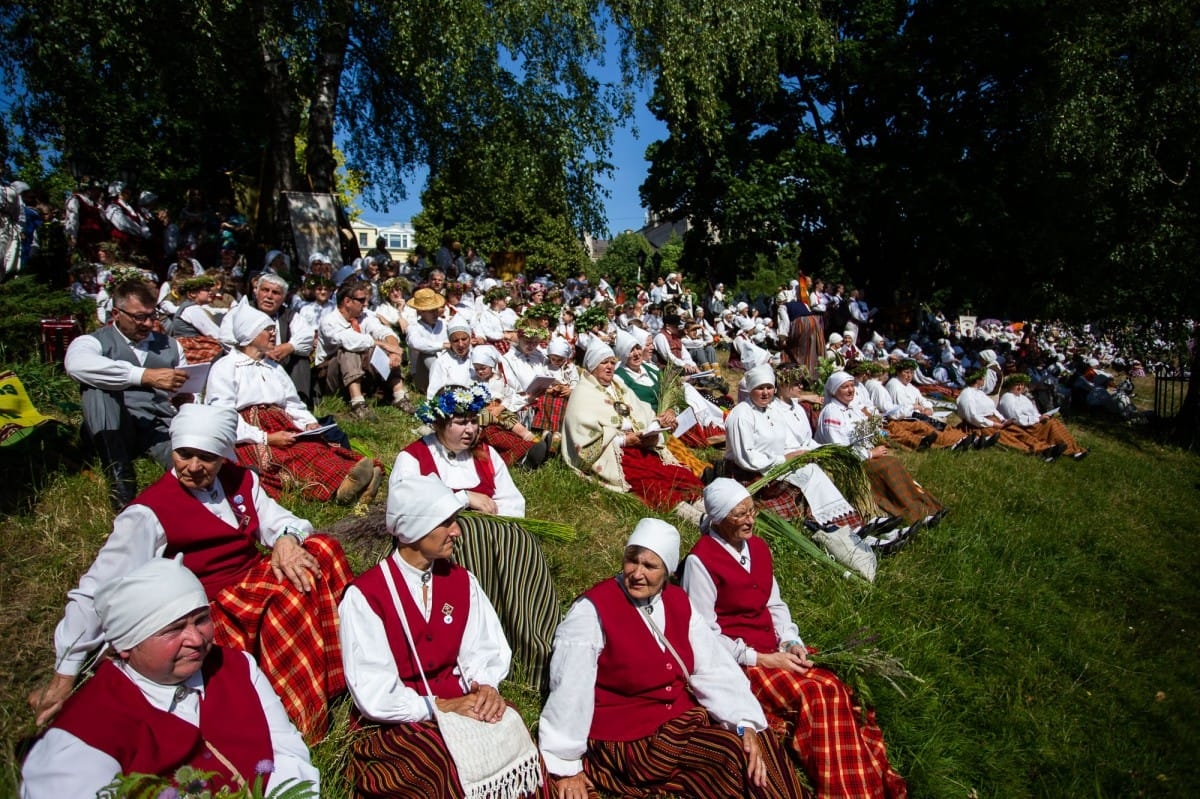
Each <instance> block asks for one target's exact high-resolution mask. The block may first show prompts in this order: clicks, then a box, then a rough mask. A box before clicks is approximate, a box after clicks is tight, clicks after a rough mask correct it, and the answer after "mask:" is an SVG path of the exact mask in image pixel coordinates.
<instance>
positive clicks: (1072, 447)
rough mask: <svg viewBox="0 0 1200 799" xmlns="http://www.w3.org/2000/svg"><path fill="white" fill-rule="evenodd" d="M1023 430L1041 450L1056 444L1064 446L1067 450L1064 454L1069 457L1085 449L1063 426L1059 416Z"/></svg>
mask: <svg viewBox="0 0 1200 799" xmlns="http://www.w3.org/2000/svg"><path fill="white" fill-rule="evenodd" d="M1022 430H1023V431H1024V432H1025V435H1027V436H1028V437H1029V438H1030V439H1031V440H1033V441H1035V442H1036V443H1037V445H1038V447H1039V449H1046V448H1047V447H1053V446H1054V445H1056V444H1062V445H1063V446H1064V447H1066V448H1067V449H1066V452H1064V453H1063V454H1064V455H1067V456H1068V457H1069V456H1071V455H1074V454H1075V453H1077V452H1083V447H1081V446H1079V442H1078V441H1076V440H1075V436H1073V435H1071V431H1070V430H1068V429H1067V426H1066V425H1065V424H1063V422H1062V419H1059V418H1058V417H1057V416H1051V417H1050V418H1049V419H1043V420H1042V421H1040V422H1038V423H1037V424H1035V425H1033V426H1032V427H1025V428H1022Z"/></svg>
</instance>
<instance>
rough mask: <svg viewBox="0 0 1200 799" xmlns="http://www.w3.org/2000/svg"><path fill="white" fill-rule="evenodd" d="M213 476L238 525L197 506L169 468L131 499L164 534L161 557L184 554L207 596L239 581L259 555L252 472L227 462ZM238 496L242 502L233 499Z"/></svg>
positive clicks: (184, 560)
mask: <svg viewBox="0 0 1200 799" xmlns="http://www.w3.org/2000/svg"><path fill="white" fill-rule="evenodd" d="M217 479H218V480H220V481H221V486H222V487H223V488H224V489H225V497H226V499H227V500H228V501H229V504H230V506H231V507H232V508H233V512H234V514H235V515H236V516H237V518H238V520H239V525H238V526H237V527H231V526H230V525H229V524H227V523H225V522H224V521H222V520H221V519H218V518H217V517H216V516H214V515H213V514H211V513H209V512H208V511H207V510H206V509H204V508H202V507H200V501H199V500H197V499H196V498H195V497H194V496H192V495H191V494H190V493H189V492H188V490H187V489H185V488H184V487H183V485H182V484H181V483H180V482H179V479H178V478H177V477H175V475H173V474H171V473H170V472H168V473H167V474H164V475H163V476H162V478H161V479H160V480H159V481H158V482H157V483H155V484H154V485H152V486H150V487H149V488H147V489H146V490H145V491H143V492H142V493H141V494H139V495H138V497H137V499H135V500H134V502H133V504H136V505H145V506H146V507H148V508H149V509H150V510H152V511H154V515H155V516H157V517H158V521H159V523H160V524H161V525H162V526H163V530H165V531H166V534H167V548H166V551H164V552H163V557H164V558H173V557H175V555H176V553H179V552H182V553H183V565H184V566H187V567H188V568H189V569H191V570H192V572H194V573H195V575H196V576H197V577H199V578H200V582H201V583H203V584H204V591H205V593H207V594H208V598H209V599H215V598H216V596H217V594H219V593H221V590H222V589H224V588H225V587H227V586H230V585H236V584H237V583H238V582H240V581H241V580H242V578H243V577H245V576H246V572H248V571H249V570H250V567H251V566H253V565H254V564H255V563H257V562H258V560H259V558H261V557H262V556H261V555H260V554H259V552H258V548H257V547H256V546H255V542H256V541H257V540H258V512H257V511H256V510H255V509H254V502H253V501H252V497H251V492H250V489H251V487H252V486H253V484H254V483H253V476H252V475H251V473H250V471H249V470H247V469H243V468H242V467H240V466H235V465H233V464H232V463H226V464H225V465H224V466H222V467H221V471H220V473H219V474H218V475H217ZM238 497H241V498H242V500H243V501H241V502H239V501H237V498H238Z"/></svg>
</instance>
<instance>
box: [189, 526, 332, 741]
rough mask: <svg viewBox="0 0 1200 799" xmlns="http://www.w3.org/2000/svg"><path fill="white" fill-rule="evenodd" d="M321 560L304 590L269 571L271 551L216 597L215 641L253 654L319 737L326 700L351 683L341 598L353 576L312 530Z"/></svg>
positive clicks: (300, 721) (311, 737)
mask: <svg viewBox="0 0 1200 799" xmlns="http://www.w3.org/2000/svg"><path fill="white" fill-rule="evenodd" d="M304 548H305V549H306V550H308V552H309V554H311V555H312V556H313V557H315V558H316V559H317V564H318V565H319V566H320V569H321V576H320V578H319V579H318V580H317V585H316V587H315V588H314V589H313V590H311V591H309V592H308V593H301V592H300V591H297V590H296V588H295V587H294V586H293V585H292V584H291V582H290V581H289V580H287V579H286V578H285V579H283V580H280V579H278V578H277V577H276V576H275V574H274V572H272V570H271V559H270V557H269V556H267V557H264V558H263V559H262V560H260V561H259V562H258V563H257V564H256V565H255V566H254V567H253V568H252V569H251V570H250V572H249V573H248V574H247V575H246V576H245V577H244V578H243V579H242V581H241V582H240V583H238V584H237V585H231V586H229V587H228V588H226V589H224V590H223V591H221V593H219V594H218V595H217V598H216V599H214V600H213V601H212V610H213V621H214V622H215V625H216V636H215V640H216V642H217V643H218V644H220V645H222V646H229V647H233V648H235V649H241V650H244V651H245V652H248V653H249V654H251V655H253V656H254V659H255V660H256V661H258V666H259V668H261V669H262V671H263V674H265V675H266V676H267V679H268V680H270V682H271V687H272V688H274V689H275V693H277V694H279V698H280V699H281V700H282V701H283V707H284V709H285V710H287V714H288V716H289V717H290V718H291V719H292V722H293V723H294V724H295V725H296V727H297V728H299V730H300V732H301V733H302V734H303V735H304V737H305V739H306V740H307V741H308V742H309V743H310V744H314V743H317V742H318V741H320V740H321V739H322V738H324V737H325V733H326V731H327V730H328V729H329V703H330V701H331V700H332V699H333V698H334V697H336V696H337V695H338V694H340V693H342V691H344V690H346V678H345V675H344V674H343V673H342V647H341V644H340V643H339V642H338V612H337V609H338V603H339V602H341V600H342V594H343V593H345V591H346V586H348V585H349V584H350V581H351V580H353V579H354V571H353V570H352V569H351V568H350V563H349V561H347V560H346V555H345V553H344V552H342V547H341V545H340V544H339V543H338V542H337V541H335V540H334V539H332V538H328V537H326V536H323V535H313V536H309V538H308V540H306V541H305V542H304Z"/></svg>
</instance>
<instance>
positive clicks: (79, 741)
mask: <svg viewBox="0 0 1200 799" xmlns="http://www.w3.org/2000/svg"><path fill="white" fill-rule="evenodd" d="M207 602H208V599H207V597H206V595H205V590H204V587H203V586H202V585H201V584H200V581H199V580H197V579H196V577H195V576H194V575H193V574H192V573H191V572H190V571H188V569H186V568H185V567H184V566H183V565H182V563H181V561H180V559H179V558H176V559H175V560H168V559H165V558H157V559H153V560H150V561H147V562H146V563H145V564H143V565H142V566H141V567H139V568H137V569H135V570H134V571H132V572H130V573H129V574H128V575H125V576H124V577H119V578H117V579H115V580H114V581H112V582H111V583H109V584H106V585H105V586H103V587H102V589H101V590H100V591H99V592H98V594H97V597H96V606H97V610H98V612H99V618H100V626H101V628H102V630H103V640H104V641H105V642H106V643H108V644H111V645H112V646H113V648H114V649H115V650H117V651H118V652H129V651H131V650H133V649H134V648H135V647H137V646H138V645H139V644H141V643H142V642H143V641H145V640H146V639H148V638H150V637H151V636H153V635H155V634H156V633H157V632H159V631H160V630H162V629H163V628H165V627H167V626H169V625H172V624H173V623H175V622H176V621H178V620H180V619H184V618H187V616H188V615H189V614H190V613H192V612H194V611H196V610H198V609H200V608H203V607H204V606H205V605H206V604H207ZM197 634H200V635H203V633H201V632H200V629H199V626H198V627H197ZM209 643H211V642H209ZM264 761H266V762H268V763H269V764H270V769H271V770H270V773H269V775H268V776H266V778H265V780H264V787H265V788H266V789H267V790H270V789H272V788H274V787H276V786H278V785H280V784H281V783H283V782H284V781H286V780H307V781H310V782H311V783H313V787H314V788H319V781H320V776H319V774H318V773H317V770H316V769H315V768H313V766H312V764H311V763H310V761H309V754H308V749H307V747H305V745H304V741H303V740H302V739H301V738H300V734H299V733H298V732H297V731H296V728H295V727H294V726H292V723H291V721H289V719H288V716H287V714H286V713H285V712H284V709H283V705H282V704H280V701H279V697H278V696H276V695H275V692H274V691H273V690H272V688H271V686H270V685H269V684H268V681H267V679H266V678H265V677H264V676H263V673H262V672H261V671H259V669H258V666H257V665H255V663H254V660H253V659H252V658H251V657H250V656H249V655H248V654H246V653H245V652H239V651H237V650H234V649H226V648H225V647H221V646H215V645H214V646H211V648H210V649H209V650H208V652H207V655H206V656H205V657H204V660H203V663H202V665H199V667H198V668H197V670H196V671H195V672H194V673H193V674H191V675H190V676H187V677H186V678H184V679H183V681H182V682H179V683H175V684H164V683H160V682H156V681H155V680H154V679H153V678H152V677H150V676H147V675H145V674H142V673H141V672H139V671H138V670H137V669H136V668H134V667H133V666H132V665H131V661H128V660H125V659H121V658H115V659H113V660H105V661H103V662H102V663H101V664H100V666H99V668H98V669H97V670H96V674H95V676H94V677H92V678H91V679H90V680H88V681H87V682H86V683H84V685H83V686H82V687H81V688H80V689H79V690H78V691H77V692H75V693H74V694H73V695H72V696H71V697H70V698H69V699H68V700H67V702H66V704H65V705H64V706H63V709H62V710H61V711H60V712H59V713H58V715H57V716H56V717H55V719H54V721H53V723H52V725H51V726H50V728H49V729H48V730H47V731H46V732H45V733H44V734H43V736H42V737H41V738H40V739H39V740H38V741H37V743H35V744H34V746H33V748H32V750H31V751H30V753H29V756H28V757H27V758H26V760H25V763H24V766H23V768H22V777H23V782H22V785H21V797H22V799H58V797H66V796H81V797H82V796H96V795H97V794H98V793H99V792H100V790H101V789H103V788H104V787H105V786H107V785H108V784H109V783H111V782H112V780H113V779H114V777H115V776H117V775H121V774H133V773H141V774H157V775H160V776H164V777H169V776H171V775H172V774H173V773H174V772H175V770H176V769H177V768H179V767H180V766H183V765H188V764H191V765H192V766H194V767H196V768H197V769H199V770H202V771H207V772H213V776H212V778H211V779H210V782H209V786H208V787H209V788H210V789H211V790H213V791H216V790H219V789H220V788H222V787H226V786H227V787H230V788H233V789H237V788H238V787H240V784H241V781H253V780H254V779H255V777H256V775H257V774H258V773H262V770H263V769H264V767H263V766H262V763H263V762H264Z"/></svg>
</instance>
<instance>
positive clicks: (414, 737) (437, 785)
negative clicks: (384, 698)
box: [349, 721, 550, 799]
mask: <svg viewBox="0 0 1200 799" xmlns="http://www.w3.org/2000/svg"><path fill="white" fill-rule="evenodd" d="M349 777H350V783H351V785H353V788H354V793H353V795H354V796H355V797H356V798H357V799H375V797H378V799H385V798H386V799H390V798H391V797H398V798H399V799H459V797H461V796H462V795H463V788H462V780H460V779H459V776H458V768H457V767H456V766H455V765H454V759H453V758H451V757H450V751H449V750H448V749H447V748H446V741H445V739H444V738H443V737H442V733H441V731H440V730H438V726H437V722H436V721H419V722H415V723H411V724H390V725H385V726H371V727H366V728H364V729H361V730H359V731H358V732H356V733H354V737H353V738H352V739H351V742H350V769H349ZM549 786H550V780H549V778H544V779H543V781H542V787H541V789H540V790H538V791H537V793H535V794H532V795H533V796H539V797H543V798H544V799H550V787H549Z"/></svg>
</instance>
